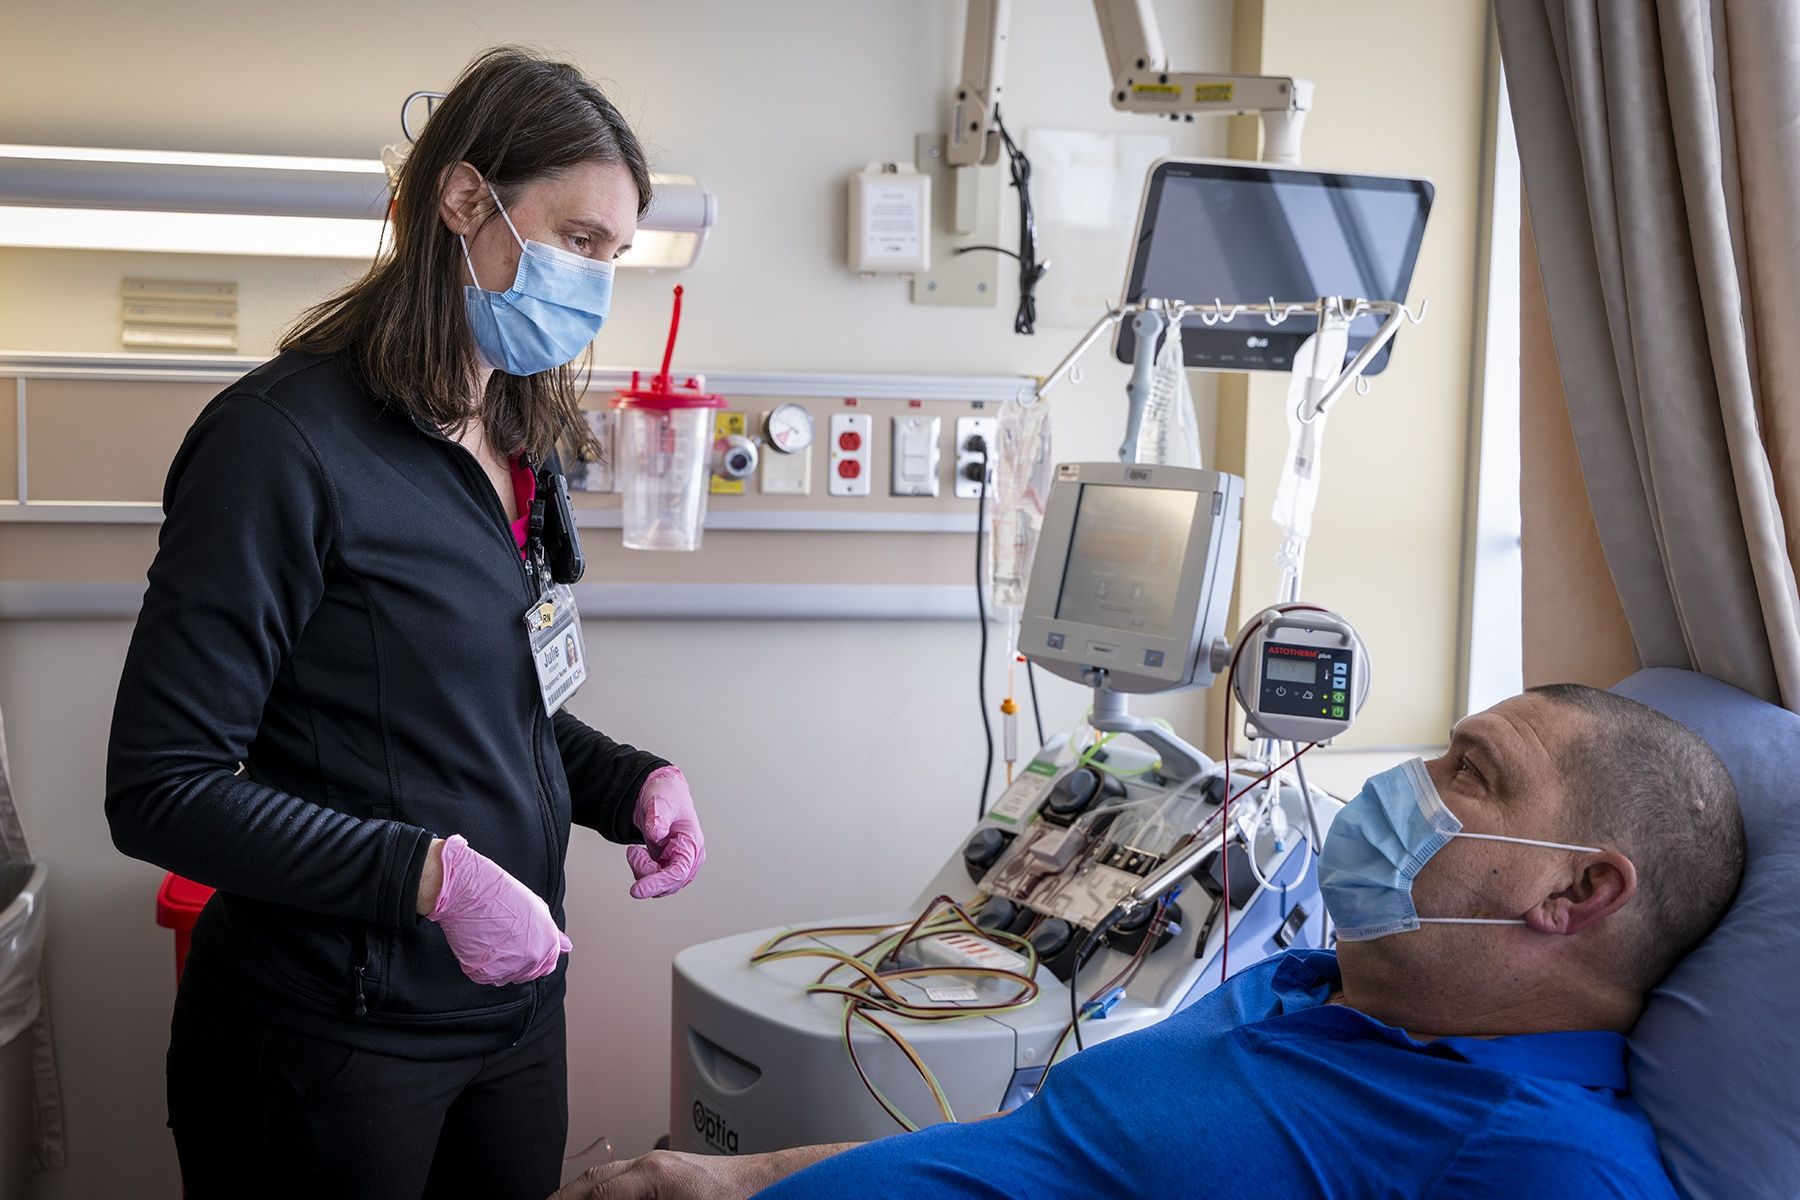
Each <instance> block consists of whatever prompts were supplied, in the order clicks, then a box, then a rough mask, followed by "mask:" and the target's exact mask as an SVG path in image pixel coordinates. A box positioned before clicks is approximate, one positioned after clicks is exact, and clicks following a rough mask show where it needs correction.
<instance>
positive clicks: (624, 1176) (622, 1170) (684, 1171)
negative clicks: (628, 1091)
mask: <svg viewBox="0 0 1800 1200" xmlns="http://www.w3.org/2000/svg"><path fill="white" fill-rule="evenodd" d="M849 1148H850V1146H849V1144H848V1143H846V1144H844V1145H837V1146H798V1147H796V1148H794V1149H792V1150H775V1151H772V1152H770V1153H768V1154H745V1155H738V1156H733V1157H729V1158H727V1157H720V1156H716V1155H711V1154H682V1153H679V1152H676V1151H671V1150H652V1151H651V1152H650V1153H648V1154H646V1155H644V1156H643V1157H642V1158H633V1159H629V1160H627V1161H625V1162H616V1163H607V1164H606V1165H605V1166H601V1167H592V1168H589V1169H588V1170H586V1171H584V1172H582V1174H581V1177H580V1178H579V1179H575V1180H571V1181H570V1182H568V1183H566V1184H564V1185H563V1188H562V1190H561V1191H559V1192H557V1193H556V1195H554V1196H552V1197H550V1200H745V1198H746V1197H748V1196H750V1195H752V1194H754V1193H756V1192H760V1191H762V1189H764V1188H766V1187H769V1186H771V1185H773V1184H775V1183H779V1182H780V1181H781V1180H783V1179H786V1178H787V1177H788V1176H789V1175H792V1174H793V1173H794V1172H795V1171H798V1170H801V1169H802V1168H805V1167H810V1166H811V1165H812V1164H813V1163H816V1162H818V1161H819V1160H820V1159H822V1158H828V1157H830V1156H831V1155H833V1154H836V1153H837V1152H838V1151H840V1150H848V1149H849Z"/></svg>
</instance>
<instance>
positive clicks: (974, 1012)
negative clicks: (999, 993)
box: [750, 896, 1038, 1132]
mask: <svg viewBox="0 0 1800 1200" xmlns="http://www.w3.org/2000/svg"><path fill="white" fill-rule="evenodd" d="M954 930H961V931H964V932H967V933H971V934H974V935H975V936H977V937H980V938H984V939H986V940H988V941H992V942H1003V943H1007V944H1010V945H1012V946H1015V947H1017V948H1018V950H1019V951H1020V952H1021V953H1022V954H1023V955H1024V957H1025V961H1026V966H1025V969H1024V970H1023V971H1009V970H1006V969H1004V968H1001V967H976V966H936V965H927V966H919V967H904V966H901V965H899V958H900V955H901V954H902V953H904V951H905V950H906V948H907V947H908V946H909V945H911V944H912V943H914V942H917V941H921V940H923V939H925V938H930V937H935V936H937V935H939V934H943V933H948V932H951V931H954ZM870 935H873V936H874V937H875V940H874V941H873V942H870V943H869V944H868V945H867V946H865V947H863V949H862V950H860V951H858V952H857V953H855V954H851V953H847V952H845V951H842V950H835V949H831V948H829V947H825V946H805V947H799V948H795V949H782V948H781V947H782V946H784V945H785V944H786V943H788V942H790V941H792V940H794V939H796V938H820V937H862V936H870ZM797 958H823V959H826V960H828V961H830V963H831V964H832V965H831V966H828V967H827V968H826V969H825V971H824V973H823V974H821V975H820V976H819V977H818V978H817V979H816V980H814V981H813V982H812V983H811V984H809V985H808V986H807V988H806V991H807V994H808V995H825V996H836V997H839V998H841V999H842V1000H843V1003H844V1020H843V1025H842V1029H841V1036H842V1039H843V1043H844V1051H845V1053H846V1054H847V1055H848V1056H849V1058H850V1065H851V1066H852V1067H854V1068H855V1070H856V1075H857V1078H858V1079H860V1080H861V1081H862V1085H863V1087H864V1088H866V1089H867V1090H868V1092H869V1095H870V1096H872V1097H874V1099H875V1102H876V1103H877V1104H879V1105H880V1106H881V1108H882V1111H884V1112H886V1113H887V1115H888V1116H889V1117H892V1118H893V1120H894V1122H895V1123H896V1124H898V1125H899V1126H900V1127H901V1128H902V1129H905V1130H907V1131H909V1132H911V1131H913V1130H916V1129H918V1128H919V1126H918V1125H917V1124H916V1123H915V1122H914V1121H913V1120H912V1119H911V1118H909V1117H908V1116H907V1115H906V1114H905V1113H904V1112H903V1111H901V1109H900V1106H899V1105H898V1104H896V1103H895V1102H894V1101H893V1100H891V1099H889V1098H888V1096H887V1095H886V1094H884V1093H883V1092H882V1091H881V1089H880V1088H879V1087H877V1086H876V1085H875V1082H874V1080H872V1079H870V1078H869V1074H868V1072H867V1070H866V1069H865V1068H864V1067H863V1064H862V1060H861V1058H860V1057H859V1055H858V1054H857V1051H856V1042H855V1040H854V1039H853V1038H852V1037H851V1030H852V1027H853V1025H854V1023H856V1022H858V1021H860V1022H861V1023H862V1024H864V1025H866V1026H868V1027H869V1028H871V1029H873V1030H875V1031H876V1032H877V1033H879V1034H881V1035H882V1036H883V1037H885V1038H886V1039H887V1040H888V1041H889V1042H891V1043H893V1045H894V1046H895V1048H896V1049H898V1050H899V1051H900V1053H901V1054H902V1055H904V1056H905V1057H906V1060H907V1061H908V1062H909V1063H911V1064H912V1066H913V1069H914V1070H915V1071H917V1072H918V1073H919V1077H920V1078H921V1079H922V1080H924V1081H925V1086H926V1087H927V1088H928V1089H930V1091H931V1096H932V1100H933V1102H934V1103H935V1104H936V1106H937V1109H938V1112H939V1113H940V1114H941V1115H942V1116H943V1119H944V1120H946V1121H955V1120H956V1114H955V1112H954V1111H953V1110H952V1109H951V1106H950V1098H949V1097H948V1096H947V1095H946V1094H945V1093H944V1089H943V1087H942V1085H941V1084H939V1082H938V1079H937V1076H936V1075H935V1074H933V1073H932V1070H931V1068H930V1066H928V1065H927V1064H926V1062H925V1060H924V1058H922V1057H921V1056H920V1055H919V1052H918V1051H917V1050H915V1049H914V1048H913V1046H912V1044H911V1043H910V1042H908V1041H907V1040H906V1038H905V1037H904V1036H902V1035H901V1033H900V1032H899V1031H898V1030H897V1029H895V1028H894V1027H893V1026H892V1025H890V1024H888V1023H887V1022H886V1021H884V1020H882V1019H881V1016H878V1015H876V1014H878V1013H879V1014H882V1015H884V1016H888V1017H901V1018H904V1019H906V1020H911V1021H961V1020H967V1019H969V1018H971V1017H988V1016H997V1015H1000V1014H1003V1013H1011V1012H1018V1011H1019V1010H1021V1009H1023V1008H1025V1007H1027V1006H1028V1005H1030V1004H1031V1003H1032V1002H1033V1001H1035V1000H1036V999H1037V997H1038V984H1037V980H1036V978H1035V976H1036V974H1037V966H1038V958H1037V950H1036V948H1035V947H1033V946H1032V944H1031V943H1030V942H1028V941H1026V940H1025V939H1024V938H1021V937H1015V936H1013V935H1012V934H1008V933H1001V932H998V931H996V930H991V929H982V928H981V927H980V926H978V925H976V923H975V919H974V918H973V917H971V916H970V915H969V914H968V911H967V910H965V909H964V908H963V907H962V905H960V904H958V903H956V902H955V901H954V900H952V899H951V898H950V897H948V896H939V897H937V898H936V899H935V900H933V901H932V902H931V903H930V904H928V905H926V906H925V910H924V911H923V912H921V913H920V914H919V916H918V917H917V918H916V919H915V920H914V921H913V923H912V924H911V925H908V926H899V925H846V926H818V927H813V928H809V929H793V930H789V931H788V932H786V933H783V934H778V935H777V936H775V937H773V938H770V939H769V940H768V941H766V942H764V943H763V944H762V945H761V946H759V947H758V948H757V950H756V952H755V953H754V954H752V955H751V956H750V962H751V963H752V964H753V965H755V964H761V963H769V962H779V961H783V960H787V959H797ZM842 970H849V971H851V972H852V973H853V974H854V975H855V976H856V977H855V978H854V979H852V980H850V981H849V982H846V983H834V982H832V976H834V975H836V974H837V973H838V972H839V971H842ZM925 978H934V979H943V978H951V979H970V980H988V979H992V980H1000V981H1004V982H1009V983H1015V984H1017V985H1018V987H1017V989H1016V990H1015V991H1014V992H1013V993H1012V994H1011V995H1010V996H1008V997H1006V998H1005V999H1003V1000H999V1001H995V1002H992V1003H985V1004H956V1005H940V1004H934V1003H928V1004H921V1003H919V1002H917V1001H916V1000H911V999H908V998H907V996H906V995H905V993H903V992H901V991H900V990H899V989H897V988H896V987H894V986H893V985H894V984H895V983H896V982H898V981H902V980H919V979H925Z"/></svg>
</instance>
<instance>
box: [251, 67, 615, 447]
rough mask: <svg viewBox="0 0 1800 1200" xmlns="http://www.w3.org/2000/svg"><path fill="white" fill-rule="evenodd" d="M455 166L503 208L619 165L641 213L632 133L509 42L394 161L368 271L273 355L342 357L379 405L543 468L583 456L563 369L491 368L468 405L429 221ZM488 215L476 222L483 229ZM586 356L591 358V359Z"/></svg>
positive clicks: (449, 258)
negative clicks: (584, 166)
mask: <svg viewBox="0 0 1800 1200" xmlns="http://www.w3.org/2000/svg"><path fill="white" fill-rule="evenodd" d="M461 162H466V163H468V164H470V165H471V166H473V167H474V168H475V169H476V170H477V171H479V172H480V173H481V175H482V178H484V179H485V180H487V181H488V182H490V183H492V184H493V185H494V188H495V189H496V190H497V191H498V192H499V193H500V197H501V201H502V202H503V203H504V202H507V201H510V200H511V199H512V198H513V197H514V196H516V195H517V194H518V191H519V189H520V188H521V187H523V186H524V185H526V184H528V183H530V182H532V181H533V180H536V179H540V178H543V177H544V176H547V175H552V174H554V173H556V172H557V171H561V170H565V169H567V168H569V167H573V166H576V165H579V164H581V163H589V162H599V163H619V164H622V165H623V166H624V167H625V168H626V170H628V171H629V172H630V173H631V178H632V181H633V182H634V183H635V184H636V185H637V192H638V215H639V216H642V215H643V214H644V211H645V210H646V209H647V208H648V207H649V206H650V170H649V167H648V166H647V165H646V163H645V161H644V150H643V147H642V146H641V145H639V143H638V140H637V135H635V134H634V133H632V131H631V127H630V126H629V125H627V124H626V123H625V118H624V117H623V116H621V115H620V113H619V110H618V109H617V108H615V107H614V106H613V104H612V102H611V101H610V100H608V99H607V98H606V96H605V95H604V94H602V93H601V91H600V89H599V88H598V87H596V86H595V85H594V84H593V83H592V82H591V81H589V80H588V79H587V77H586V76H584V75H583V74H582V73H581V72H580V71H579V70H577V69H576V68H575V67H573V66H571V65H569V64H568V63H560V62H552V61H550V60H549V59H546V58H544V57H542V56H540V55H537V54H534V53H532V52H531V51H529V50H525V49H522V48H520V47H517V46H497V47H495V48H493V49H491V50H487V51H484V52H483V53H482V54H480V55H479V56H477V57H476V58H475V60H474V61H473V62H471V63H470V64H469V65H468V67H467V68H465V69H464V71H463V73H462V75H461V77H459V78H458V79H457V81H456V83H455V85H454V86H453V87H452V88H451V89H450V91H449V93H448V94H447V95H446V96H445V97H444V99H443V100H442V101H441V102H439V103H438V105H437V106H436V107H435V109H434V110H433V111H432V114H431V118H430V120H429V121H428V122H427V123H426V125H425V129H424V131H423V132H422V133H421V134H420V135H419V139H418V142H417V143H416V144H415V145H414V146H413V149H412V153H411V154H410V155H408V156H407V159H406V162H405V163H404V164H403V165H402V166H401V168H400V172H399V175H398V178H397V179H396V181H395V186H394V203H393V206H392V208H391V210H390V217H391V220H392V222H393V249H392V251H391V252H390V253H388V254H385V255H383V256H382V257H380V258H378V259H376V261H375V262H374V264H373V265H372V266H371V267H370V268H369V272H368V274H366V275H364V276H363V277H362V278H361V279H359V280H357V281H356V282H355V283H353V284H351V285H350V286H349V287H348V288H345V289H344V290H343V291H341V292H339V293H338V294H337V295H335V296H333V297H331V298H330V299H329V300H326V301H325V302H324V303H322V304H319V305H316V306H314V307H313V308H311V309H309V310H307V311H306V312H305V313H304V314H302V316H301V317H300V319H299V321H297V322H296V323H295V325H294V327H293V328H292V329H291V330H289V331H288V334H287V336H286V337H284V338H283V339H282V342H281V348H282V349H283V350H303V351H308V352H311V353H315V354H342V353H349V354H352V355H354V356H355V359H356V363H357V366H358V367H359V368H360V370H361V372H362V374H363V377H364V379H365V380H366V381H367V383H368V384H369V386H370V387H371V388H372V389H373V390H374V392H375V393H376V395H378V396H380V397H381V398H382V399H383V400H385V401H386V402H387V403H389V404H392V405H394V406H395V407H397V408H400V409H403V410H404V411H406V412H407V413H408V414H410V415H412V416H414V417H417V418H419V419H420V420H422V421H425V422H427V423H429V424H431V425H432V426H434V427H436V428H439V429H446V430H454V429H460V428H462V427H464V426H466V424H467V423H468V422H469V421H470V420H472V419H474V418H475V417H476V415H477V413H478V412H479V415H480V419H481V423H482V428H483V431H484V432H485V434H486V437H487V441H488V444H489V445H491V446H493V447H494V448H496V449H497V450H499V451H501V452H502V453H505V454H509V455H510V454H517V453H521V452H522V453H525V454H528V455H529V456H530V457H531V458H532V460H533V461H534V462H539V463H541V462H543V461H544V460H545V459H546V458H548V457H549V455H550V453H551V452H552V451H553V450H554V449H555V448H556V446H557V444H558V443H559V442H562V443H564V444H568V445H573V446H576V447H580V448H584V449H586V448H589V447H590V445H591V440H592V439H591V435H590V434H589V432H588V428H587V424H586V422H585V421H584V420H583V419H582V416H581V410H580V402H581V395H580V392H579V390H578V389H577V387H576V383H575V365H574V364H570V365H568V366H564V367H558V368H556V369H555V370H551V371H545V372H543V373H541V374H538V375H529V376H519V375H507V374H505V373H504V372H501V371H495V372H494V373H493V375H492V377H491V378H490V379H489V381H488V386H487V394H486V395H485V396H483V397H481V398H480V400H479V402H477V400H476V398H475V397H473V396H471V395H469V390H470V389H469V380H470V379H471V378H472V377H473V376H474V373H475V371H476V368H477V364H476V360H475V348H474V345H473V342H472V339H471V338H470V336H469V325H468V318H467V316H466V315H465V313H464V310H463V283H462V275H461V271H462V265H463V262H462V252H461V250H460V249H459V248H458V246H457V240H456V235H455V234H453V233H451V232H450V230H449V229H448V228H446V227H445V225H444V223H443V221H442V220H441V219H440V217H439V213H438V208H439V194H440V188H441V186H442V181H443V180H444V178H445V177H446V175H447V173H448V172H449V171H450V170H451V169H452V168H454V167H455V166H456V165H457V164H458V163H461ZM494 215H495V210H494V209H492V208H491V207H489V209H488V211H487V212H485V213H484V214H483V215H482V217H481V221H482V223H483V224H485V223H486V222H487V221H489V220H492V219H493V217H494ZM590 354H591V350H590Z"/></svg>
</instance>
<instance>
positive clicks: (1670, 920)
mask: <svg viewBox="0 0 1800 1200" xmlns="http://www.w3.org/2000/svg"><path fill="white" fill-rule="evenodd" d="M1529 694H1531V695H1534V696H1539V697H1542V698H1544V699H1546V700H1549V701H1550V702H1551V703H1552V704H1553V705H1554V706H1555V707H1557V708H1558V709H1561V710H1562V711H1563V712H1565V713H1566V714H1568V715H1569V716H1570V718H1571V719H1572V721H1573V726H1572V729H1571V736H1570V737H1569V738H1568V739H1567V740H1566V741H1565V742H1564V743H1563V745H1562V748H1561V753H1560V755H1559V765H1560V766H1561V767H1562V771H1563V777H1564V779H1565V780H1567V782H1568V787H1569V804H1568V824H1567V826H1566V827H1565V833H1566V834H1567V837H1566V838H1565V839H1564V840H1567V841H1576V842H1584V843H1585V844H1587V845H1590V846H1611V847H1614V848H1616V849H1617V850H1619V851H1620V852H1621V853H1623V854H1625V855H1626V856H1627V857H1629V858H1630V859H1631V861H1632V862H1633V863H1634V864H1636V866H1637V875H1638V895H1637V898H1636V900H1635V901H1634V903H1633V904H1632V905H1630V906H1629V907H1628V908H1627V909H1626V910H1625V911H1624V912H1622V913H1621V914H1620V916H1621V917H1622V918H1623V919H1624V920H1625V921H1626V923H1627V924H1629V925H1630V926H1631V928H1632V934H1633V936H1631V937H1629V938H1624V939H1621V941H1622V946H1623V948H1624V949H1625V950H1627V952H1628V954H1629V959H1628V961H1627V962H1626V963H1625V964H1624V966H1623V969H1624V970H1625V971H1626V973H1627V974H1628V975H1630V976H1631V977H1633V978H1635V979H1636V980H1637V982H1639V983H1640V984H1641V985H1642V987H1643V989H1644V990H1645V991H1648V990H1649V989H1650V988H1652V987H1654V986H1655V985H1656V984H1657V983H1659V982H1661V980H1662V978H1663V977H1664V976H1665V975H1667V974H1668V973H1669V971H1670V970H1671V969H1672V968H1673V967H1674V966H1675V964H1676V963H1677V962H1679V961H1680V960H1681V958H1682V957H1683V956H1684V955H1685V954H1687V952H1688V951H1689V950H1692V949H1693V948H1694V947H1695V946H1697V945H1699V944H1700V941H1701V939H1702V938H1704V937H1705V936H1706V935H1707V934H1708V933H1710V932H1711V931H1712V928H1713V926H1715V925H1717V924H1718V923H1719V919H1720V918H1721V917H1723V916H1724V915H1725V910H1726V909H1727V908H1728V907H1730V905H1731V900H1732V897H1733V896H1735V895H1736V894H1737V887H1738V880H1739V879H1740V878H1741V877H1742V876H1743V873H1744V826H1743V821H1742V818H1741V817H1740V816H1739V814H1738V804H1737V788H1736V787H1735V786H1733V784H1732V782H1731V776H1730V774H1728V773H1727V772H1726V770H1725V764H1724V763H1722V762H1720V761H1719V756H1718V755H1717V754H1714V753H1713V750H1712V747H1711V746H1708V745H1707V744H1706V742H1705V741H1704V740H1702V739H1701V737H1700V736H1699V735H1698V734H1696V733H1695V732H1694V731H1693V730H1691V729H1689V728H1688V727H1687V726H1685V725H1683V724H1681V723H1680V722H1679V721H1674V720H1671V719H1670V718H1668V717H1666V716H1664V715H1663V714H1662V713H1659V712H1657V711H1656V710H1655V709H1653V708H1650V707H1648V706H1646V705H1643V704H1639V703H1638V702H1637V701H1635V700H1628V699H1626V698H1625V697H1623V696H1620V695H1616V694H1614V693H1612V692H1605V691H1601V690H1599V689H1598V688H1591V687H1583V686H1581V685H1580V684H1574V683H1558V684H1550V685H1548V686H1545V687H1540V688H1533V689H1532V690H1531V692H1530V693H1529ZM1583 718H1585V720H1584V719H1583Z"/></svg>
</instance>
